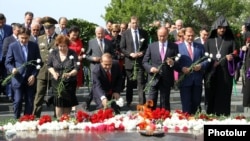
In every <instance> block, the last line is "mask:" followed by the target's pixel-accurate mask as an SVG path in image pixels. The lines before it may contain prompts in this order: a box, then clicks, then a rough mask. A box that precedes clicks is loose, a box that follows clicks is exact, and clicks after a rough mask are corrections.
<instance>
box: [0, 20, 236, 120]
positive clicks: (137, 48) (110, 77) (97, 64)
mask: <svg viewBox="0 0 250 141" xmlns="http://www.w3.org/2000/svg"><path fill="white" fill-rule="evenodd" d="M62 20H67V19H62ZM223 21H224V22H223ZM225 21H226V20H225V18H224V17H220V18H219V19H218V20H217V22H216V24H215V26H213V27H214V28H213V31H212V32H211V35H210V36H209V38H208V40H207V41H206V42H205V43H204V45H203V44H202V43H197V42H195V40H194V37H195V34H194V30H193V29H192V28H191V27H186V28H185V30H184V41H183V42H182V43H179V44H175V43H174V42H171V41H168V36H169V34H171V33H169V30H168V29H167V28H165V27H159V29H158V30H157V31H156V33H157V37H158V41H156V42H153V43H149V41H148V39H149V37H148V34H147V32H146V31H145V30H143V29H142V28H140V27H139V20H138V18H137V17H135V16H132V17H131V19H130V28H129V29H127V30H126V31H124V32H123V33H122V34H121V36H120V43H119V49H120V51H121V53H122V54H123V55H124V61H125V62H124V70H125V73H126V78H127V80H126V102H127V106H128V107H130V106H131V103H132V101H133V88H134V83H135V82H136V86H137V89H138V96H139V104H144V103H145V102H146V101H147V100H152V101H153V107H152V108H153V109H155V108H157V107H158V106H157V101H158V93H160V105H159V107H161V108H165V109H167V110H171V105H170V92H171V88H172V87H173V86H174V84H175V80H174V71H177V72H178V73H179V75H186V77H185V78H184V80H183V81H182V82H181V83H180V85H179V90H180V97H181V103H182V110H183V112H187V113H189V114H195V113H196V112H197V110H199V107H200V105H201V97H202V91H203V80H204V76H206V74H209V73H208V72H211V70H213V71H214V70H215V73H214V74H213V77H212V79H211V80H209V81H211V86H210V87H206V90H205V93H206V102H207V105H208V108H207V112H208V113H212V114H217V115H229V114H230V102H231V99H230V95H231V93H232V84H231V82H232V81H231V79H232V76H231V75H230V74H229V73H228V71H227V69H225V68H228V63H227V62H230V61H232V60H234V59H235V60H236V61H237V55H233V54H232V53H233V52H234V50H237V48H236V46H235V44H234V40H233V38H231V37H228V35H229V33H228V31H230V28H229V25H228V23H227V22H225ZM42 24H43V27H44V30H45V34H44V35H42V36H39V37H38V40H37V43H34V42H31V41H28V37H30V30H27V28H24V29H23V30H21V31H20V33H18V41H17V42H15V43H13V44H11V45H9V48H8V52H7V54H6V60H5V65H6V68H7V70H8V71H9V72H10V73H12V74H15V77H14V78H13V79H12V83H11V85H12V87H13V91H14V114H15V118H19V117H20V115H21V105H22V104H21V102H22V95H25V99H24V100H25V103H26V106H25V111H24V114H34V115H36V116H37V117H40V115H41V111H42V104H43V102H44V96H45V94H46V93H47V92H48V89H49V87H50V86H52V91H53V92H54V93H57V94H58V95H60V96H65V97H67V98H66V99H65V97H58V96H56V97H55V98H53V102H54V104H55V107H56V108H55V114H56V117H60V116H61V115H62V114H64V113H67V114H69V113H70V110H71V109H70V107H72V106H76V105H77V104H78V101H77V99H76V96H75V90H76V87H77V86H76V85H77V82H76V81H77V79H76V78H77V77H76V76H77V72H78V71H79V66H77V65H76V64H77V62H78V61H79V60H78V59H76V58H78V57H77V56H78V55H76V53H75V52H72V50H71V49H69V40H68V37H66V36H65V35H58V34H57V33H56V32H55V24H57V21H56V20H54V19H53V18H51V17H44V18H43V19H42ZM0 25H1V15H0ZM0 27H1V26H0ZM3 27H4V26H3ZM22 28H23V27H22ZM0 29H1V28H0ZM28 31H29V32H28ZM226 31H227V32H226ZM4 33H7V30H6V31H5V32H4ZM4 35H5V34H4ZM95 35H96V37H95V38H94V39H91V40H90V41H89V42H88V50H87V51H86V60H88V61H89V62H90V69H91V82H92V88H91V91H90V95H89V100H88V101H87V107H88V105H89V104H90V102H91V100H92V99H94V101H95V102H96V104H97V106H96V107H97V108H98V109H99V108H103V107H107V106H108V101H109V100H111V99H113V98H114V99H118V98H120V93H121V91H122V90H123V89H122V78H121V76H122V70H121V67H120V64H119V62H118V61H117V60H116V59H114V56H115V53H114V46H113V44H112V41H111V40H109V39H107V38H105V29H104V28H103V27H96V29H95ZM2 36H3V34H1V37H2ZM14 46H15V47H19V50H15V51H14ZM24 46H27V52H26V53H27V56H26V55H25V56H24V55H23V54H24V53H23V52H24V51H23V50H22V48H24ZM215 47H216V48H215ZM51 50H53V51H51ZM205 52H208V53H211V54H213V58H212V62H208V61H207V60H204V61H202V62H199V63H197V64H196V65H194V66H193V64H194V63H195V62H197V60H199V59H200V58H202V57H203V56H204V55H205ZM51 54H53V55H51ZM179 54H180V55H181V56H180V59H179V60H175V59H174V58H175V57H176V56H178V55H179ZM70 56H73V59H70ZM17 58H18V59H17ZM39 58H40V59H41V60H42V67H41V69H40V70H39V71H38V70H37V69H36V68H35V67H34V66H30V67H27V68H26V67H25V69H20V70H19V69H17V68H18V67H19V66H20V65H22V64H24V63H25V62H28V61H30V60H36V59H39ZM221 59H223V60H221ZM229 64H230V63H229ZM70 66H72V67H70ZM67 67H70V69H69V70H67V71H66V72H64V71H65V68H67ZM16 74H18V75H16ZM146 74H147V75H146ZM224 74H226V75H224ZM206 78H207V77H205V80H206ZM34 79H35V80H34ZM151 79H153V81H152V83H151V84H150V86H149V91H145V90H144V88H145V85H146V84H147V82H149V80H151ZM25 81H26V82H27V83H23V82H25ZM61 81H63V84H64V86H65V89H64V90H63V91H62V92H59V93H58V89H57V88H58V86H59V85H60V82H61ZM224 84H225V85H224ZM222 85H223V88H225V89H223V90H218V89H220V87H222ZM225 90H226V91H225ZM72 92H73V93H74V94H73V95H71V96H69V94H70V93H72ZM225 97H226V100H225ZM222 98H223V99H224V100H222ZM72 101H73V102H72ZM222 101H223V102H222Z"/></svg>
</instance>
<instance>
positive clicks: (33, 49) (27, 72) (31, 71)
mask: <svg viewBox="0 0 250 141" xmlns="http://www.w3.org/2000/svg"><path fill="white" fill-rule="evenodd" d="M27 48H28V56H27V62H29V61H31V60H34V62H33V63H34V64H36V60H37V59H41V56H40V52H39V48H38V45H37V44H36V43H33V42H30V41H29V42H28V46H27ZM24 63H26V61H25V58H24V54H23V51H22V46H21V44H20V42H13V43H11V44H10V45H9V49H8V52H7V55H6V60H5V67H6V69H7V70H8V71H9V72H12V70H13V68H20V67H21V66H22V65H23V64H24ZM38 71H39V70H37V69H36V66H34V65H27V66H26V67H21V68H20V69H19V73H18V74H16V75H15V76H14V77H13V78H12V81H11V84H12V86H13V87H16V88H18V87H20V86H21V84H22V83H24V82H23V81H24V80H25V81H27V78H28V77H29V76H31V75H34V76H36V75H37V74H38Z"/></svg>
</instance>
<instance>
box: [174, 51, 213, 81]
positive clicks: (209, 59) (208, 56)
mask: <svg viewBox="0 0 250 141" xmlns="http://www.w3.org/2000/svg"><path fill="white" fill-rule="evenodd" d="M211 58H213V54H209V53H207V52H205V56H203V57H201V58H200V59H198V60H197V61H195V62H194V63H192V64H191V66H190V67H189V69H190V73H192V72H193V71H194V70H193V69H194V67H195V66H196V65H198V64H200V63H201V62H203V61H205V60H206V59H207V61H208V62H211ZM190 73H188V74H184V73H183V74H182V75H181V76H180V77H179V79H178V80H177V82H176V84H177V85H180V83H181V82H182V81H183V80H184V79H185V78H186V77H187V76H188V75H189V74H190Z"/></svg>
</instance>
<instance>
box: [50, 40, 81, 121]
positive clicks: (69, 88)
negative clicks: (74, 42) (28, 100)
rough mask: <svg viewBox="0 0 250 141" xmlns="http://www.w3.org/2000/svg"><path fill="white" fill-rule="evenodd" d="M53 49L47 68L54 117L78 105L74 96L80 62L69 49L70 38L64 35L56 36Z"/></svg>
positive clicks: (68, 112) (68, 111)
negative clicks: (49, 76) (53, 96)
mask: <svg viewBox="0 0 250 141" xmlns="http://www.w3.org/2000/svg"><path fill="white" fill-rule="evenodd" d="M55 44H56V46H57V47H58V48H57V49H54V50H53V51H52V52H51V53H50V55H49V59H48V64H47V65H48V70H49V72H50V73H51V75H52V80H51V83H52V89H53V93H54V95H55V99H54V104H55V112H56V117H57V118H59V117H61V116H62V115H63V114H70V112H71V108H72V107H73V106H76V105H78V101H77V98H76V85H77V77H76V76H77V71H78V69H79V65H80V63H79V62H78V57H77V54H76V53H75V52H74V51H73V50H71V49H69V45H70V40H69V38H68V37H66V36H64V35H59V36H57V37H56V40H55Z"/></svg>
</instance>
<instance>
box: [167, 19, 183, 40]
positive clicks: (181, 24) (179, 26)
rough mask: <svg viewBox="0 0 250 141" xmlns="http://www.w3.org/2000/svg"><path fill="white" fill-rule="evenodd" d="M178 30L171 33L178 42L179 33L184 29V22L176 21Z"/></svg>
mask: <svg viewBox="0 0 250 141" xmlns="http://www.w3.org/2000/svg"><path fill="white" fill-rule="evenodd" d="M175 26H176V29H175V30H173V31H171V32H170V35H173V36H174V38H175V40H177V35H178V32H179V31H180V30H181V29H182V28H183V21H182V20H181V19H178V20H176V21H175Z"/></svg>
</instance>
